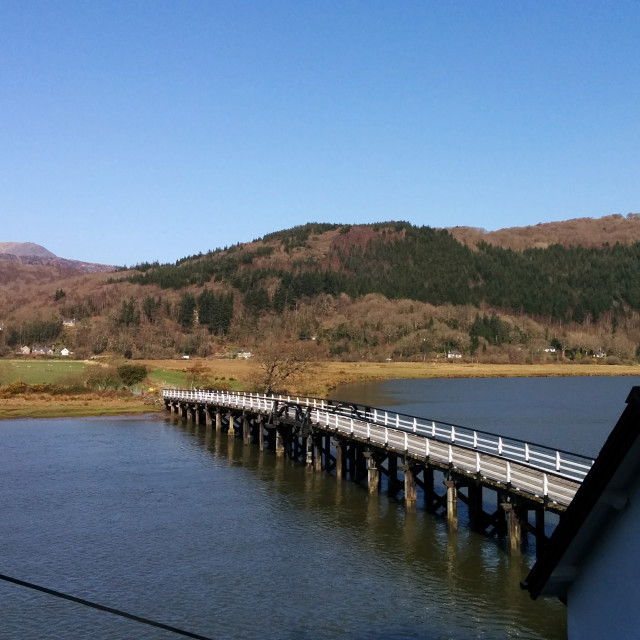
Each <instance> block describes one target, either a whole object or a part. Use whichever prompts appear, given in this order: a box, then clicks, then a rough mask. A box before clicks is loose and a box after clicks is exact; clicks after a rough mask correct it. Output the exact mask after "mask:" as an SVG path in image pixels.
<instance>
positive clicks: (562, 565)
mask: <svg viewBox="0 0 640 640" xmlns="http://www.w3.org/2000/svg"><path fill="white" fill-rule="evenodd" d="M638 436H640V387H633V389H632V390H631V392H630V394H629V396H628V398H627V407H626V409H625V410H624V412H623V413H622V415H621V416H620V419H619V420H618V423H617V424H616V426H615V427H614V428H613V431H612V432H611V434H610V435H609V438H608V439H607V441H606V442H605V444H604V446H603V447H602V449H601V451H600V454H599V455H598V457H597V458H596V460H595V462H594V464H593V466H592V468H591V470H590V471H589V473H588V474H587V476H586V477H585V479H584V481H583V483H582V485H581V486H580V488H579V489H578V491H577V492H576V495H575V497H574V498H573V500H572V501H571V504H570V505H569V507H568V508H567V510H566V512H565V513H564V515H563V516H562V518H561V519H560V522H559V523H558V526H557V527H556V530H555V531H554V533H553V535H552V536H551V538H550V540H549V542H548V544H547V546H546V548H545V550H544V553H543V554H542V555H541V557H540V558H539V559H538V561H537V562H536V564H535V565H534V566H533V568H532V569H531V571H530V573H529V575H528V576H527V578H526V579H525V580H524V581H523V583H522V587H523V589H527V590H528V591H529V594H530V595H531V597H532V598H534V599H535V598H537V597H539V596H556V597H558V598H560V599H561V600H562V601H563V602H564V603H565V604H566V605H567V628H568V637H569V640H577V639H580V640H589V639H592V638H593V639H594V640H596V639H597V640H600V639H601V638H616V639H619V640H623V639H625V638H629V639H631V638H634V639H635V638H640V586H639V584H638V578H639V572H640V543H639V540H640V437H638Z"/></svg>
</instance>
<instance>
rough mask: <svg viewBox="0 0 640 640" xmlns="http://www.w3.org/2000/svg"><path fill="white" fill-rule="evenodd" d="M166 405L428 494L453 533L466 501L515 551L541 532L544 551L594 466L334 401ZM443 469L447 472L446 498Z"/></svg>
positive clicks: (398, 488) (254, 396)
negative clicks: (553, 522)
mask: <svg viewBox="0 0 640 640" xmlns="http://www.w3.org/2000/svg"><path fill="white" fill-rule="evenodd" d="M163 399H164V404H165V407H166V409H167V410H168V411H173V412H174V413H175V414H177V415H179V416H181V417H183V418H188V419H192V420H193V421H194V422H195V423H196V424H205V425H206V426H207V428H213V426H214V425H215V429H216V431H218V432H223V431H224V432H227V433H228V435H229V436H235V437H241V438H243V440H244V442H245V443H246V444H250V443H252V442H255V443H257V444H258V445H259V447H260V449H261V450H263V449H265V448H271V449H273V450H275V452H276V454H277V455H287V456H289V457H291V458H292V459H295V460H298V461H300V462H303V463H305V464H306V465H307V466H308V467H309V468H311V469H314V470H316V471H326V472H329V473H332V474H335V476H336V477H337V478H338V479H342V478H346V477H347V476H348V477H350V479H351V480H353V481H354V482H356V483H358V484H362V485H364V484H365V482H366V486H367V488H368V491H369V493H377V492H378V491H380V490H381V489H382V488H386V490H387V492H388V493H389V494H390V495H396V496H399V497H400V496H401V497H402V498H403V499H404V501H405V503H406V505H407V507H408V508H412V507H413V506H414V505H415V504H416V502H417V496H418V491H417V490H418V489H421V491H422V493H423V495H424V503H425V507H426V509H427V510H429V511H433V512H438V511H439V510H442V511H445V510H446V515H447V523H448V525H449V527H450V528H451V529H456V528H457V526H458V502H462V503H464V504H466V506H467V509H468V520H469V524H470V526H471V527H472V528H473V529H476V530H479V531H484V532H487V533H500V534H507V535H508V538H509V543H510V548H511V550H512V551H515V550H518V549H519V548H520V546H521V543H522V541H523V540H526V535H525V536H524V538H523V536H522V532H523V531H524V532H525V534H526V533H531V534H532V535H533V537H534V538H535V540H536V553H537V554H538V555H539V554H540V552H541V550H542V549H543V548H544V544H545V542H546V540H547V535H546V532H545V528H546V527H545V513H547V512H552V513H556V514H560V515H561V514H562V513H563V512H564V510H565V509H566V508H567V506H568V505H569V504H570V502H571V500H572V498H573V496H574V494H575V492H576V491H577V489H578V487H579V486H580V483H581V482H582V480H583V478H584V477H585V475H586V474H587V472H588V471H589V469H590V468H591V465H592V464H593V460H592V459H590V458H585V457H583V456H580V455H577V454H573V453H569V452H567V451H561V450H555V449H550V448H548V447H545V446H542V445H537V444H533V443H528V442H524V441H522V440H517V439H514V438H509V437H506V436H500V435H495V434H492V433H488V432H485V431H478V430H474V429H469V428H465V427H460V426H456V425H451V424H448V423H443V422H439V421H434V420H426V419H424V418H419V417H416V416H408V415H403V414H399V413H393V412H389V411H385V410H381V409H376V408H372V407H368V406H364V405H359V404H350V403H344V402H338V401H333V400H324V399H319V398H308V397H299V396H298V397H292V396H282V395H277V396H276V395H264V394H259V393H238V392H229V391H204V390H191V391H187V390H170V389H167V390H164V391H163ZM434 472H435V473H440V474H442V477H443V484H444V486H445V488H446V491H445V492H444V494H442V495H440V494H439V493H438V491H437V490H436V483H435V480H434ZM383 485H384V487H383ZM483 489H488V490H490V492H487V494H488V495H492V496H493V497H494V498H496V502H495V503H492V502H491V500H490V499H489V498H488V495H484V496H483ZM493 504H494V505H495V508H494V507H493ZM487 505H489V509H488V511H487V510H486V509H487ZM530 519H531V520H532V521H530Z"/></svg>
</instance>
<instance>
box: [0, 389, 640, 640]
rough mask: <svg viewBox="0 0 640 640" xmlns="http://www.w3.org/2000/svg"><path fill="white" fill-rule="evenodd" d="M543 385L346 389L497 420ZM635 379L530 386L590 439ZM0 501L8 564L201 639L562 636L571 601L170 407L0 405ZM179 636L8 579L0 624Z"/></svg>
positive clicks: (396, 508) (435, 411)
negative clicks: (33, 411) (110, 412)
mask: <svg viewBox="0 0 640 640" xmlns="http://www.w3.org/2000/svg"><path fill="white" fill-rule="evenodd" d="M465 382H466V383H475V385H470V386H465V385H464V384H463V385H462V386H460V384H461V383H465ZM543 382H547V381H543ZM434 383H435V384H434ZM477 383H483V384H482V385H478V384H477ZM514 383H517V384H515V386H514ZM540 384H541V381H539V380H533V381H527V380H519V381H511V380H493V381H460V380H454V381H446V382H441V381H422V383H419V384H414V383H413V382H408V381H396V382H394V383H384V384H382V385H379V386H377V387H371V386H368V387H366V388H362V387H357V388H353V389H352V390H348V389H345V388H343V389H341V390H340V395H342V397H343V398H347V396H350V397H349V399H351V400H354V401H355V400H358V401H365V400H364V398H365V397H367V398H368V399H367V400H366V402H368V403H370V404H378V405H393V407H394V409H396V410H402V411H403V412H406V413H419V414H420V415H423V414H424V415H428V417H434V418H444V419H450V420H451V421H452V422H455V423H458V424H468V425H470V426H478V427H484V428H493V426H494V425H498V424H504V423H505V421H506V422H507V423H509V424H516V425H517V424H520V425H522V424H524V422H523V421H524V417H526V418H527V420H528V421H529V422H528V423H529V424H534V423H535V424H539V423H537V422H535V420H534V417H535V411H534V409H535V403H533V400H532V399H533V398H534V397H537V395H536V394H537V393H539V391H540V389H539V385H540ZM631 384H633V380H631V379H629V378H626V379H623V380H619V379H616V381H612V380H609V379H594V378H590V379H583V380H581V381H575V380H564V379H563V380H558V379H554V380H553V381H551V384H550V385H549V386H548V388H546V390H545V391H544V394H543V395H545V398H544V404H543V405H541V404H540V403H539V404H538V409H541V408H542V407H546V408H553V410H552V411H551V413H552V414H553V415H554V416H555V417H556V419H557V422H553V425H555V426H553V425H552V422H551V420H550V419H547V418H546V417H545V418H544V420H542V422H541V423H540V424H539V427H537V428H539V429H541V431H540V433H541V434H542V435H543V436H544V438H543V440H546V439H547V436H549V437H552V436H553V437H558V438H559V440H558V442H559V445H558V446H560V445H562V446H563V447H564V448H573V443H574V442H575V441H574V440H571V441H570V442H563V438H562V437H561V435H560V433H565V434H579V433H580V432H582V433H583V434H585V433H590V434H592V435H593V443H592V444H588V443H587V442H588V440H587V439H585V440H584V443H585V447H587V448H588V447H591V446H597V445H596V444H595V443H597V442H600V441H602V440H603V439H604V437H606V432H607V431H608V430H609V429H610V427H611V426H613V422H615V419H616V418H617V416H618V415H619V413H620V412H621V411H622V409H623V408H624V399H625V397H626V393H627V392H628V389H629V387H630V386H631ZM422 385H426V386H422ZM600 385H602V386H600ZM609 385H611V386H609ZM472 388H473V391H474V393H475V394H476V396H477V400H476V401H475V404H474V401H472V396H473V393H472ZM374 392H375V393H381V394H383V395H382V396H380V397H383V398H384V400H380V401H379V402H374V401H373V400H372V399H371V397H370V396H367V394H371V393H374ZM600 392H602V394H601V398H600V401H597V402H594V398H597V397H599V394H600ZM609 394H612V395H616V398H615V399H612V398H610V397H609ZM516 396H517V397H519V398H520V400H521V401H520V402H515V397H516ZM456 398H457V400H458V402H456ZM379 399H380V398H379ZM525 399H526V402H524V400H525ZM609 400H612V403H611V404H612V405H613V407H611V408H609V409H606V410H604V409H603V406H604V405H605V404H607V405H608V404H609ZM398 403H400V404H398ZM425 403H426V404H425ZM532 403H533V404H532ZM594 404H596V405H597V407H600V409H602V410H603V414H602V420H603V421H604V423H598V420H596V417H595V414H594V411H596V410H595V409H594V407H593V405H594ZM491 406H493V407H494V410H493V412H492V411H491ZM516 406H517V407H518V411H519V413H518V412H515V409H514V407H516ZM525 406H526V407H529V408H527V409H526V411H525V410H524V408H523V407H525ZM456 407H457V412H455V413H454V411H453V410H454V409H455V408H456ZM450 411H451V412H450ZM512 411H514V414H513V415H511V416H509V415H508V413H509V412H512ZM607 412H610V413H611V414H612V415H608V413H607ZM500 414H502V417H500ZM516 415H519V417H518V419H517V420H516ZM540 415H541V414H540ZM545 415H546V414H545ZM598 415H600V414H598ZM523 416H524V417H523ZM569 418H571V420H569ZM576 425H578V426H576ZM514 428H515V427H514ZM502 430H503V431H504V430H505V429H502ZM547 431H548V432H549V433H547ZM567 437H568V438H570V439H572V438H574V435H568V436H567ZM590 437H591V436H590ZM581 442H582V441H581ZM581 449H582V450H584V447H582V448H581ZM0 513H1V514H2V517H1V518H0V540H1V541H2V554H1V557H2V563H1V566H0V573H4V574H7V575H10V576H14V577H17V578H20V579H23V580H28V581H32V582H35V583H38V584H42V585H45V586H47V587H49V588H52V589H57V590H61V591H66V592H68V593H72V594H73V595H76V596H78V597H82V598H86V599H89V600H95V601H97V602H100V603H101V604H104V605H107V606H111V607H116V608H121V609H124V610H126V611H130V612H132V613H135V614H137V615H140V616H145V617H149V618H153V619H156V620H159V621H161V622H164V623H167V624H171V625H175V626H178V627H181V628H185V629H188V630H191V631H193V632H196V633H200V634H203V635H206V636H210V637H212V638H213V637H216V638H219V637H225V638H238V639H239V638H257V637H261V638H301V639H306V638H309V639H312V638H314V639H315V638H320V639H323V638H327V639H328V638H362V639H365V638H374V639H375V638H380V639H382V638H424V639H427V640H429V639H434V640H440V639H445V638H456V639H466V638H487V639H496V640H500V639H503V638H545V639H549V640H552V639H553V640H559V639H561V638H564V637H565V635H566V630H565V612H564V608H563V606H562V605H560V604H556V603H555V602H543V601H540V602H532V601H531V600H530V599H529V598H528V596H527V595H526V593H523V592H522V591H520V589H519V588H518V583H519V581H520V580H521V579H522V578H523V577H524V575H526V573H527V567H528V564H530V563H531V558H530V557H527V556H526V555H524V556H523V557H522V558H520V559H513V558H509V557H508V555H506V554H505V552H504V551H503V549H502V547H501V545H500V544H499V542H497V541H496V540H495V539H493V540H492V539H488V538H485V537H483V536H481V535H478V534H474V533H470V532H469V531H467V530H466V529H465V528H461V530H460V531H459V532H458V533H457V534H455V535H449V534H448V533H447V531H446V526H445V523H444V521H443V520H441V519H438V518H434V517H432V516H430V515H429V514H426V513H424V512H422V511H420V510H418V511H417V512H416V513H409V514H408V513H406V512H405V510H404V508H403V507H402V505H400V504H398V503H396V502H394V501H391V500H388V499H387V498H386V497H385V496H379V497H373V498H369V497H368V496H367V494H366V491H364V490H363V489H361V488H359V487H356V486H355V485H353V484H352V483H350V482H348V481H344V482H342V483H337V482H336V480H335V479H334V478H331V477H328V476H326V475H324V474H315V473H313V472H309V471H307V470H306V469H305V468H304V467H301V466H299V465H296V464H292V463H290V462H289V461H287V460H283V459H277V458H276V457H275V456H274V455H273V454H272V453H271V452H263V453H262V454H261V453H260V452H259V451H258V450H257V447H253V446H250V447H249V446H243V445H242V444H241V443H240V442H237V441H230V440H229V438H228V437H227V436H226V435H223V436H221V437H218V438H216V437H215V434H213V435H211V436H209V437H207V436H206V435H205V432H204V429H203V428H200V429H199V430H197V429H196V428H195V427H193V426H192V425H190V424H187V423H183V422H182V421H178V420H177V419H176V418H173V417H172V418H168V417H167V418H137V419H78V420H29V421H26V420H15V421H6V422H0ZM177 637H179V636H176V635H174V634H171V633H169V632H162V631H160V630H157V629H151V628H149V627H145V626H142V625H140V624H138V623H134V622H131V621H126V620H123V619H120V618H116V617H114V616H111V615H109V614H106V613H101V612H98V611H93V610H90V609H86V608H83V607H81V606H79V605H75V604H72V603H69V602H64V601H61V600H58V599H55V598H52V597H50V596H46V595H44V594H39V593H36V592H33V591H30V590H27V589H24V588H22V587H18V586H13V585H9V584H7V583H4V582H0V638H3V639H4V638H20V639H25V640H29V639H38V640H39V639H41V638H96V639H102V638H104V639H107V638H109V639H111V638H141V639H145V638H159V639H160V640H163V639H165V638H167V639H168V638H177Z"/></svg>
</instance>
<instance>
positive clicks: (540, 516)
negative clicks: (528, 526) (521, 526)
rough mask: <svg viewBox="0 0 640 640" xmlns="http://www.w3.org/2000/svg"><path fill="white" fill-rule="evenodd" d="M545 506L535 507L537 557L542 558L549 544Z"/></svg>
mask: <svg viewBox="0 0 640 640" xmlns="http://www.w3.org/2000/svg"><path fill="white" fill-rule="evenodd" d="M544 513H545V511H544V508H543V507H536V509H535V514H536V515H535V518H536V524H535V532H534V533H535V537H536V558H540V557H541V556H542V553H543V552H544V549H545V547H546V546H547V534H546V532H545V527H544Z"/></svg>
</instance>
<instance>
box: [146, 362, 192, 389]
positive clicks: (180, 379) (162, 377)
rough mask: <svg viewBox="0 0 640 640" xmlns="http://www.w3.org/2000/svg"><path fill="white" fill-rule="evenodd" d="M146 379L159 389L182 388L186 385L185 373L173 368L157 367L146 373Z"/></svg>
mask: <svg viewBox="0 0 640 640" xmlns="http://www.w3.org/2000/svg"><path fill="white" fill-rule="evenodd" d="M147 380H148V381H149V382H151V383H153V385H154V386H155V387H157V388H159V389H162V388H163V387H178V388H184V387H186V386H187V374H186V373H185V372H184V371H176V370H175V369H163V368H161V367H157V368H155V369H151V370H150V371H149V373H148V374H147Z"/></svg>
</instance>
